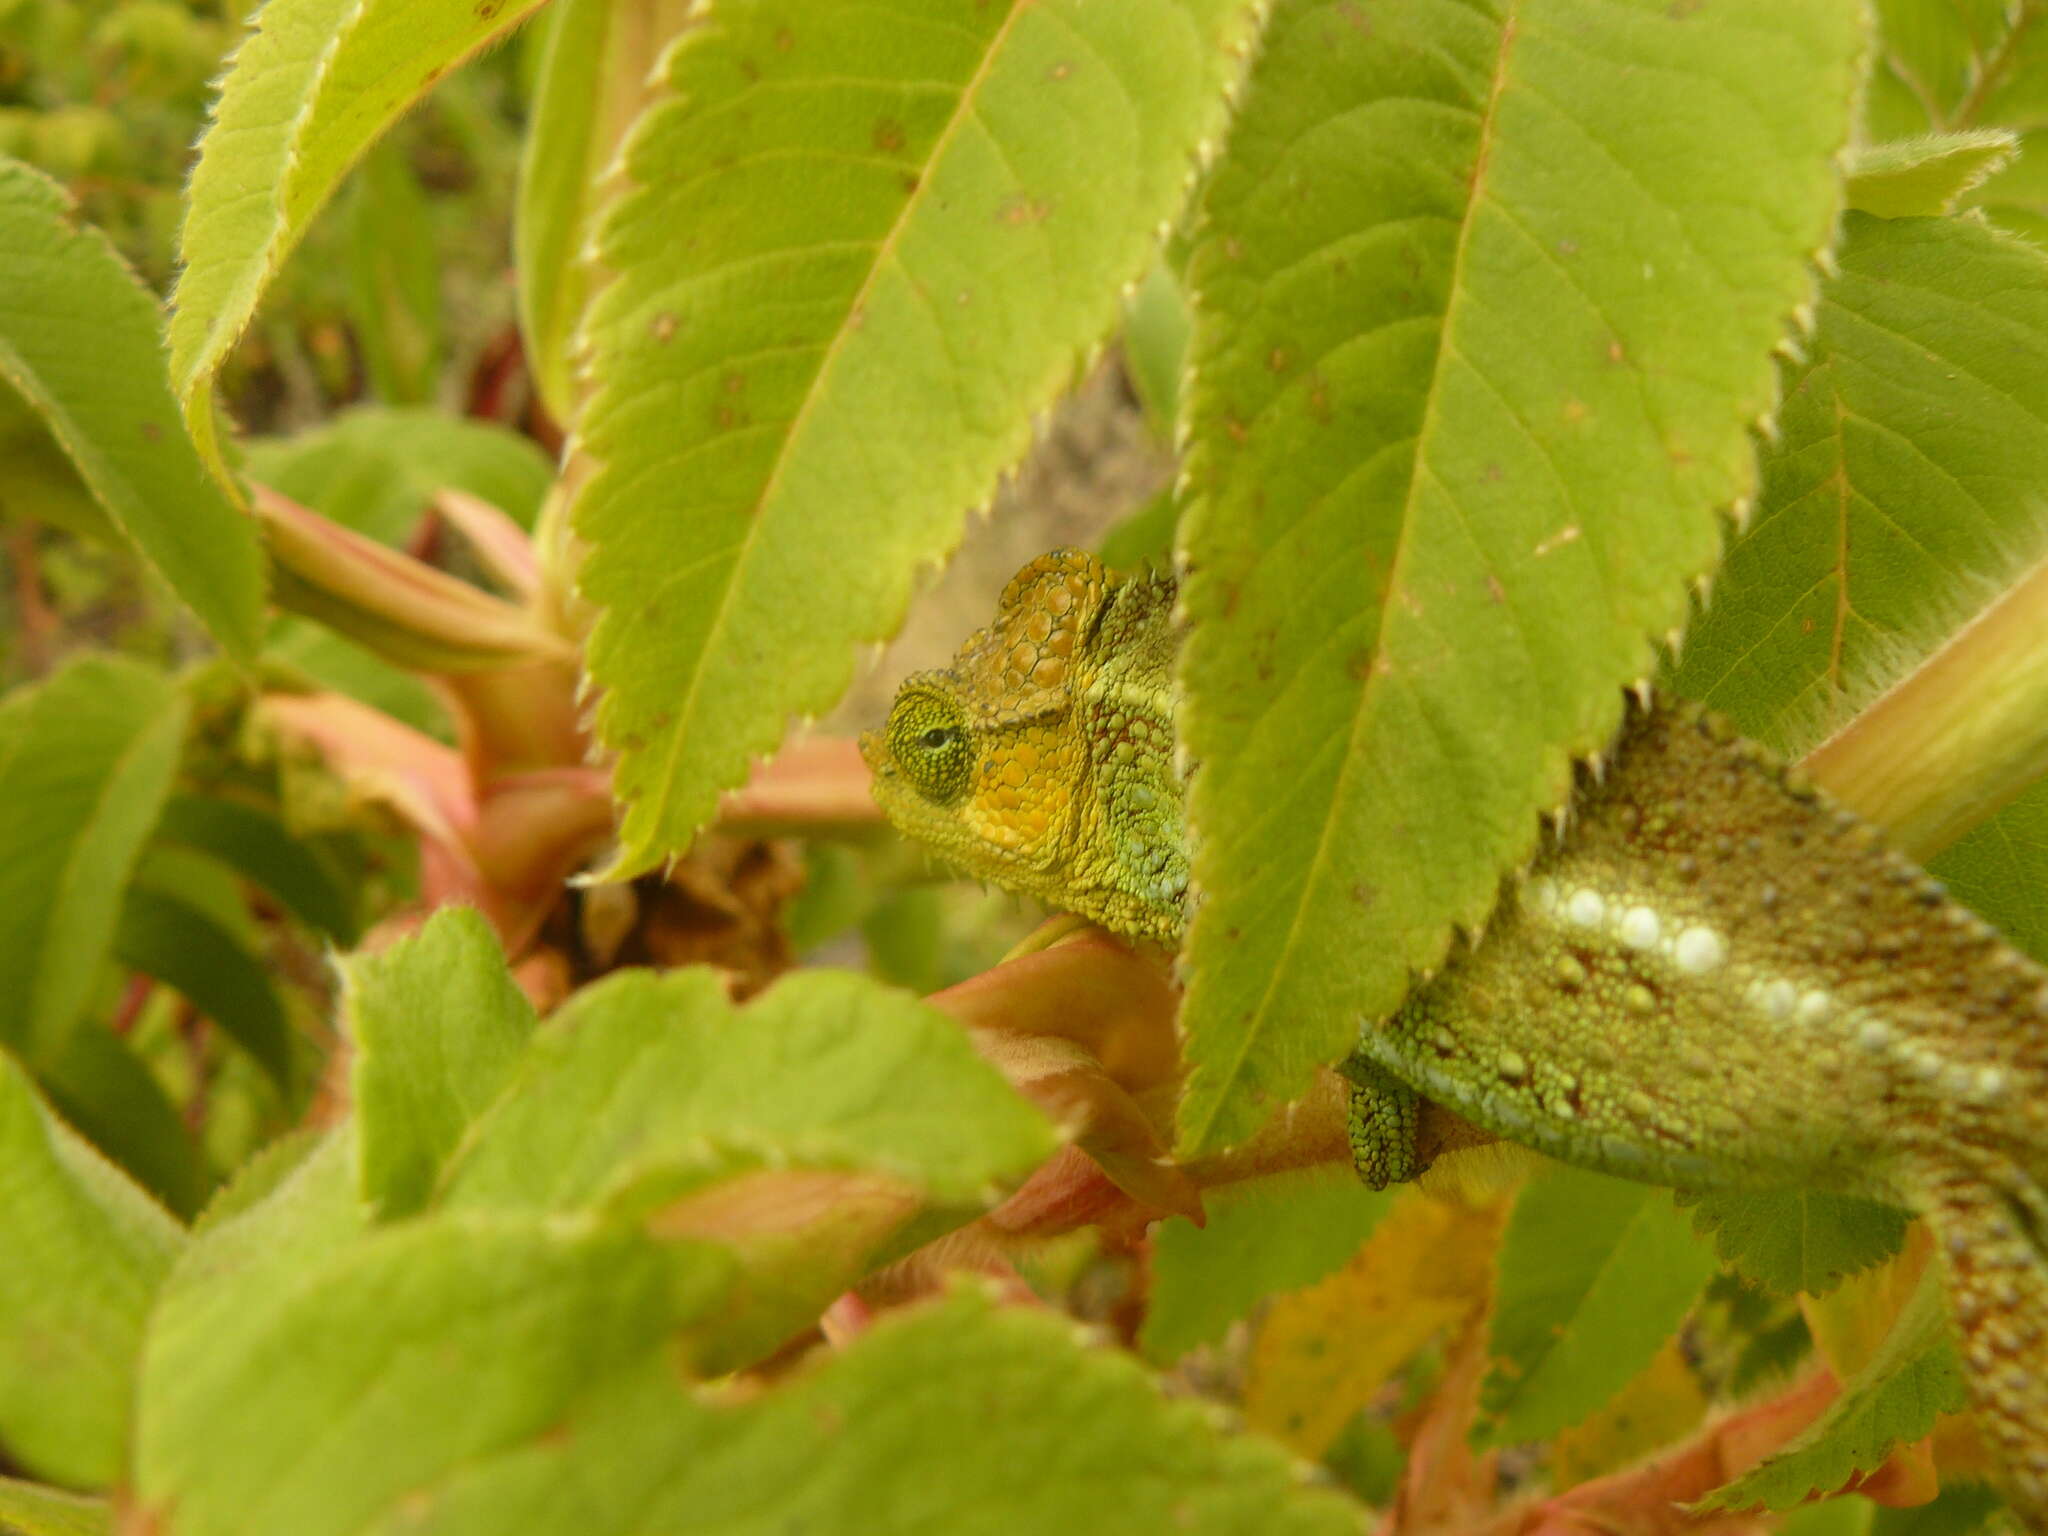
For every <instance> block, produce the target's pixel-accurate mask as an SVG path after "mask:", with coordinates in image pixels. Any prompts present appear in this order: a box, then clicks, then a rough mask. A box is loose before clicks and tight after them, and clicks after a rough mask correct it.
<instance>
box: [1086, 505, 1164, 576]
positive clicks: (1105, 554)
mask: <svg viewBox="0 0 2048 1536" xmlns="http://www.w3.org/2000/svg"><path fill="white" fill-rule="evenodd" d="M1179 526H1180V504H1179V503H1178V502H1177V501H1175V500H1174V496H1173V492H1172V491H1170V490H1168V491H1161V492H1160V493H1159V494H1158V495H1156V496H1154V497H1153V498H1152V499H1151V500H1150V501H1148V502H1146V503H1145V505H1144V506H1142V507H1140V508H1139V509H1138V510H1137V511H1135V512H1133V513H1132V514H1131V515H1130V516H1129V517H1127V518H1125V519H1124V520H1123V521H1122V522H1120V523H1118V524H1117V525H1116V526H1115V527H1114V528H1112V529H1110V530H1109V532H1108V533H1106V534H1104V535H1103V538H1102V544H1101V546H1100V547H1099V549H1098V550H1097V551H1096V553H1097V554H1098V555H1099V556H1100V557H1101V560H1102V563H1103V564H1104V565H1106V566H1108V567H1109V568H1110V569H1111V570H1112V571H1135V570H1137V569H1138V568H1139V567H1141V566H1147V565H1150V566H1155V567H1157V568H1158V569H1160V570H1169V569H1171V568H1172V565H1173V533H1174V529H1176V528H1177V527H1179Z"/></svg>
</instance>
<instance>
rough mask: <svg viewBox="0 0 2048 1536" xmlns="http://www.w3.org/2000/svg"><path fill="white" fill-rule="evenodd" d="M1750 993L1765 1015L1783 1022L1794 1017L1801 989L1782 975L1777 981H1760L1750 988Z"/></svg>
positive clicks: (1751, 998) (1752, 999)
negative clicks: (1793, 1011) (1794, 1009)
mask: <svg viewBox="0 0 2048 1536" xmlns="http://www.w3.org/2000/svg"><path fill="white" fill-rule="evenodd" d="M1749 995H1750V1000H1751V1001H1752V1002H1754V1003H1755V1004H1756V1005H1757V1007H1759V1008H1760V1009H1762V1010H1763V1012H1764V1015H1765V1017H1767V1018H1772V1019H1777V1020H1779V1021H1781V1022H1782V1021H1783V1020H1786V1019H1789V1018H1791V1017H1792V1010H1793V1008H1794V1007H1796V1006H1797V1005H1798V1002H1799V989H1798V988H1797V987H1795V986H1793V985H1792V983H1791V982H1789V981H1787V980H1785V978H1784V977H1782V976H1780V977H1779V978H1778V979H1777V980H1776V981H1763V982H1758V983H1757V984H1756V985H1755V986H1753V987H1751V988H1750V991H1749Z"/></svg>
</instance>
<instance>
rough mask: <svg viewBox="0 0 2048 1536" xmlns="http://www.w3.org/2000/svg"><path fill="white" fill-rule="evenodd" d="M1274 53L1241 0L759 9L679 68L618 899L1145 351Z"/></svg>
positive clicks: (626, 592) (637, 423)
mask: <svg viewBox="0 0 2048 1536" xmlns="http://www.w3.org/2000/svg"><path fill="white" fill-rule="evenodd" d="M1248 29H1249V9H1248V7H1247V6H1246V5H1245V4H1243V3H1242V0H1119V3H1117V4H1115V5H1103V4H1099V3H1093V0H1035V3H1026V0H1003V3H1000V4H991V5H985V6H976V7H970V8H962V7H961V6H960V5H959V4H957V3H956V0H883V3H879V4H877V3H874V0H817V3H814V4H812V5H809V6H806V7H805V8H803V10H802V11H800V12H794V13H793V12H791V11H790V10H789V9H788V8H786V7H784V6H781V5H779V4H774V3H770V0H733V3H731V4H726V5H722V6H721V7H720V9H719V11H718V15H717V18H716V20H715V21H712V22H707V23H706V24H704V25H700V26H697V27H694V28H692V29H691V30H689V31H687V32H686V33H684V34H683V35H682V37H681V38H680V39H679V40H678V42H677V44H676V46H675V47H674V48H673V49H672V50H671V52H670V54H669V59H668V63H669V74H668V81H667V85H668V90H667V92H666V93H665V94H664V96H663V97H662V98H661V99H660V100H658V101H657V103H656V104H655V105H654V106H653V107H652V108H650V109H649V111H648V112H647V113H646V114H645V115H644V116H643V117H642V118H641V120H640V122H639V123H638V124H637V126H636V128H635V130H634V133H633V136H632V140H631V144H630V149H629V152H628V158H627V166H626V171H627V174H628V175H629V177H631V178H632V180H633V181H634V182H636V183H637V185H636V186H635V187H634V189H633V190H632V191H631V192H630V193H628V194H627V195H626V196H624V197H623V198H622V199H621V200H620V201H619V203H618V204H617V206H616V207H615V209H614V210H613V212H612V214H611V215H610V217H609V218H608V219H607V220H606V223H605V230H604V234H603V238H602V242H601V249H600V252H599V257H600V260H601V261H602V263H603V264H604V265H605V266H606V267H608V268H610V269H612V270H613V271H615V272H617V273H618V274H619V276H618V277H617V279H616V280H615V281H614V282H613V283H612V284H611V286H610V287H608V288H607V289H605V291H604V292H603V293H602V294H601V295H600V296H599V297H598V299H597V300H596V301H595V303H594V304H593V305H592V308H591V314H590V316H589V318H588V320H587V322H586V326H585V332H586V335H587V338H588V342H589V345H590V348H591V352H592V359H593V367H594V371H595V373H596V376H597V378H598V379H599V380H600V383H599V386H598V389H597V392H596V393H595V394H594V395H593V397H592V398H591V400H590V402H589V405H588V407H587V408H586V410H585V411H584V413H583V416H582V418H581V420H580V422H579V432H580V434H581V437H580V448H581V450H582V451H583V452H584V453H586V454H587V455H588V457H589V458H590V459H592V460H594V461H595V462H596V463H597V465H599V466H600V467H599V468H598V470H597V473H596V474H595V475H594V476H593V477H592V478H591V480H590V481H589V483H588V485H587V486H586V487H585V489H584V491H583V493H582V495H581V496H580V498H579V501H578V505H577V511H576V526H577V530H578V532H579V533H580V534H581V535H582V536H583V537H584V538H585V539H586V540H588V542H589V544H590V546H591V554H590V557H589V560H588V562H587V563H586V564H585V566H584V568H583V572H582V590H583V591H584V593H585V594H586V595H587V596H588V597H590V598H591V600H592V601H593V602H595V603H597V604H599V605H601V606H602V607H603V608H604V610H605V612H604V613H603V615H602V617H601V618H600V619H599V621H598V623H597V627H596V629H595V631H594V633H593V635H592V639H591V645H590V652H589V663H590V670H591V675H592V677H593V679H594V680H595V682H596V683H597V684H598V686H599V687H600V688H601V689H602V690H603V691H602V695H601V699H600V702H599V705H598V725H599V730H600V733H601V735H602V736H603V739H604V741H605V743H606V744H607V745H608V746H610V747H612V748H613V749H615V750H616V751H617V752H618V754H619V762H618V768H617V773H616V780H615V784H616V792H617V794H618V796H619V798H620V799H621V801H622V802H623V803H624V806H625V817H624V823H623V826H622V830H621V851H620V854H619V857H618V861H617V863H616V865H615V866H614V867H613V868H612V869H611V870H610V871H609V872H608V875H607V878H617V877H618V876H620V875H622V874H625V873H630V872H633V871H637V870H642V869H646V868H648V867H650V866H652V865H653V864H654V863H655V862H657V861H658V860H659V859H660V858H661V856H662V855H664V854H665V853H668V852H670V851H672V850H673V849H675V848H676V847H678V846H680V845H681V844H683V843H684V842H686V841H688V839H689V838H690V836H691V835H692V834H693V833H694V832H695V831H696V829H697V828H698V827H699V826H700V825H701V824H702V823H703V822H704V821H706V820H707V819H708V818H709V817H710V816H711V814H712V811H713V809H714V807H715V805H716V803H717V797H718V794H719V792H720V791H721V790H723V789H725V788H727V787H729V786H731V785H734V784H737V783H739V782H740V780H741V779H742V778H744V777H745V775H746V772H747V768H748V764H749V763H750V762H751V761H752V760H753V759H754V758H756V757H758V756H760V755H761V754H763V753H764V752H766V751H767V750H768V749H769V748H770V747H772V746H773V745H774V744H775V743H776V742H777V741H778V740H779V739H780V738H781V736H782V734H783V731H784V730H785V729H786V727H787V725H788V722H789V720H790V717H791V716H792V715H798V714H816V713H819V712H821V711H822V710H824V709H825V708H826V707H827V706H828V705H830V704H831V703H832V702H833V701H834V700H835V699H837V698H838V696H839V694H840V693H841V691H842V690H843V689H844V688H845V686H846V683H847V681H848V679H849V678H850V677H851V676H852V673H853V660H854V654H855V649H856V647H857V646H859V645H861V644H862V643H865V642H869V641H873V640H877V639H880V638H881V637H883V636H885V635H888V634H892V633H894V631H895V629H896V628H897V626H898V624H899V623H900V622H901V620H902V617H903V613H904V609H905V606H906V604H907V601H908V598H909V595H910V591H911V586H912V583H913V580H914V573H915V570H916V567H917V566H918V565H919V564H921V563H924V562H929V561H931V560H933V559H936V558H938V557H940V556H942V555H944V554H945V553H947V552H948V551H949V550H951V549H952V547H953V546H954V544H955V543H957V542H958V540H959V537H960V529H961V521H962V518H963V516H964V512H965V509H966V508H968V507H969V506H972V505H974V504H976V503H978V502H981V501H984V500H986V499H987V498H988V496H989V495H990V493H991V491H992V490H993V488H994V485H995V481H996V477H997V475H998V474H999V473H1000V472H1001V471H1002V469H1003V468H1004V467H1005V466H1007V465H1009V464H1011V463H1012V462H1014V461H1015V460H1016V459H1017V458H1018V457H1019V456H1020V455H1021V454H1022V452H1023V451H1024V448H1025V446H1026V444H1027V443H1028V441H1029V439H1030V435H1031V419H1032V416H1033V413H1034V412H1037V411H1040V410H1042V409H1044V407H1046V406H1047V405H1048V404H1050V403H1051V401H1052V400H1053V398H1054V397H1055V396H1056V395H1057V394H1058V393H1059V392H1060V390H1061V389H1062V388H1063V387H1064V386H1065V384H1066V383H1067V381H1068V380H1069V378H1070V377H1071V376H1072V374H1073V371H1074V368H1075V365H1076V363H1077V361H1078V360H1079V358H1080V357H1081V355H1082V353H1083V352H1084V351H1085V349H1087V348H1088V347H1089V346H1091V345H1092V344H1094V343H1095V342H1097V341H1098V340H1099V339H1100V338H1101V337H1102V336H1103V335H1104V334H1105V333H1106V332H1107V331H1108V330H1109V328H1110V327H1111V325H1112V324H1113V323H1114V322H1115V319H1116V308H1117V305H1116V292H1117V288H1118V286H1119V285H1120V284H1122V283H1124V282H1128V281H1131V280H1133V279H1135V278H1137V277H1138V276H1139V275H1140V274H1141V273H1142V271H1143V270H1144V267H1145V264H1146V260H1147V258H1148V256H1149V254H1150V252H1151V250H1152V248H1153V245H1154V242H1155V240H1156V238H1157V230H1158V228H1159V226H1160V224H1161V223H1162V222H1163V221H1165V220H1166V219H1168V218H1169V217H1171V216H1172V215H1173V213H1174V212H1175V209H1176V206H1177V204H1178V203H1179V200H1180V198H1181V197H1182V195H1183V188H1184V185H1185V182H1186V179H1187V175H1188V160H1189V157H1190V155H1191V154H1192V153H1193V152H1194V151H1195V149H1196V146H1197V145H1198V144H1199V143H1201V142H1202V140H1203V139H1204V138H1205V137H1206V136H1208V135H1210V134H1212V133H1214V132H1215V131H1216V130H1217V128H1218V127H1219V126H1220V124H1221V121H1222V117H1223V111H1224V87H1225V85H1226V83H1227V82H1228V81H1229V80H1230V79H1231V77H1232V75H1233V72H1234V68H1235V63H1234V60H1235V56H1236V53H1237V52H1238V51H1240V50H1241V49H1242V47H1243V45H1244V43H1245V41H1246V34H1247V32H1248Z"/></svg>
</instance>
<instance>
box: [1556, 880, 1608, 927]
mask: <svg viewBox="0 0 2048 1536" xmlns="http://www.w3.org/2000/svg"><path fill="white" fill-rule="evenodd" d="M1564 915H1565V916H1566V917H1568V918H1570V919H1571V920H1572V921H1573V922H1574V923H1576V924H1578V925H1579V927H1581V928H1597V927H1599V926H1600V920H1601V919H1602V918H1604V917H1605V916H1607V903H1606V902H1605V901H1604V900H1603V899H1602V898H1601V895H1600V893H1599V892H1598V891H1596V890H1593V889H1591V888H1590V887H1587V886H1583V885H1582V886H1580V887H1579V888H1578V889H1577V890H1576V891H1573V892H1572V894H1571V899H1570V900H1568V901H1567V902H1566V903H1565V906H1564Z"/></svg>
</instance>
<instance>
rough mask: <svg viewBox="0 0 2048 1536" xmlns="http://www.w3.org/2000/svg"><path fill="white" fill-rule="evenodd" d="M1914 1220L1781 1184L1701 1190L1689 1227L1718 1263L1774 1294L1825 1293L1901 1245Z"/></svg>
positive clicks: (1866, 1202) (1883, 1208) (1889, 1209)
mask: <svg viewBox="0 0 2048 1536" xmlns="http://www.w3.org/2000/svg"><path fill="white" fill-rule="evenodd" d="M1911 1219H1912V1218H1911V1217H1909V1216H1908V1215H1907V1214H1906V1213H1905V1212H1904V1211H1901V1210H1898V1209H1896V1208H1895V1207H1893V1206H1889V1205H1879V1204H1878V1203H1877V1202H1876V1201H1874V1200H1858V1199H1856V1198H1854V1197H1852V1196H1848V1195H1829V1194H1821V1193H1818V1192H1816V1191H1812V1190H1803V1189H1784V1190H1768V1191H1761V1192H1751V1191H1743V1192H1740V1193H1720V1194H1711V1195H1702V1196H1700V1197H1699V1199H1698V1200H1697V1201H1695V1202H1693V1227H1694V1229H1695V1230H1696V1231H1698V1232H1699V1233H1700V1234H1701V1235H1702V1236H1707V1235H1711V1236H1712V1237H1713V1240H1714V1251H1715V1252H1716V1253H1718V1254H1719V1255H1720V1256H1721V1261H1722V1262H1723V1263H1725V1264H1729V1265H1732V1266H1733V1267H1734V1268H1736V1269H1737V1270H1740V1271H1741V1272H1742V1273H1743V1274H1744V1275H1746V1276H1747V1277H1748V1278H1749V1279H1751V1280H1753V1281H1755V1282H1756V1283H1757V1284H1758V1285H1760V1286H1762V1287H1763V1288H1764V1289H1765V1290H1767V1291H1770V1292H1772V1293H1773V1294H1775V1295H1778V1296H1792V1295H1796V1294H1798V1293H1800V1292H1802V1291H1803V1292H1804V1293H1806V1294H1807V1295H1809V1296H1825V1295H1826V1294H1827V1293H1828V1292H1829V1291H1832V1290H1833V1289H1834V1288H1835V1287H1836V1286H1838V1285H1840V1284H1841V1283H1842V1282H1843V1281H1844V1280H1846V1279H1847V1278H1848V1277H1849V1276H1851V1275H1854V1274H1858V1273H1860V1272H1862V1271H1863V1270H1866V1269H1869V1268H1871V1267H1872V1266H1873V1265H1877V1264H1882V1263H1883V1262H1884V1261H1885V1260H1886V1259H1888V1258H1890V1257H1891V1256H1892V1255H1893V1254H1895V1253H1897V1252H1898V1251H1899V1249H1900V1248H1901V1247H1902V1246H1903V1245H1904V1244H1905V1240H1906V1224H1907V1222H1909V1221H1910V1220H1911Z"/></svg>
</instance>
